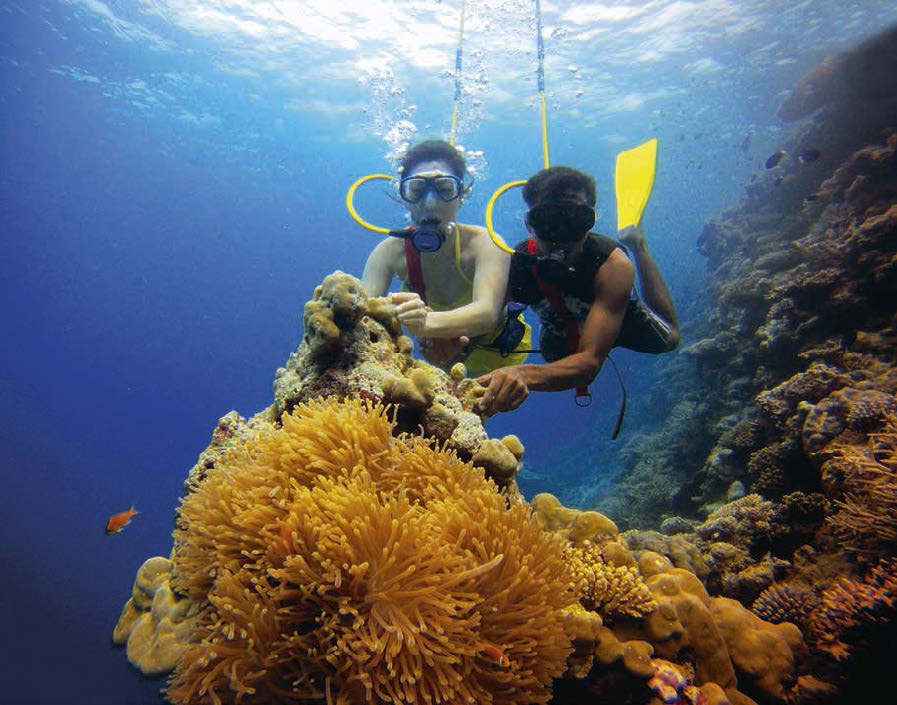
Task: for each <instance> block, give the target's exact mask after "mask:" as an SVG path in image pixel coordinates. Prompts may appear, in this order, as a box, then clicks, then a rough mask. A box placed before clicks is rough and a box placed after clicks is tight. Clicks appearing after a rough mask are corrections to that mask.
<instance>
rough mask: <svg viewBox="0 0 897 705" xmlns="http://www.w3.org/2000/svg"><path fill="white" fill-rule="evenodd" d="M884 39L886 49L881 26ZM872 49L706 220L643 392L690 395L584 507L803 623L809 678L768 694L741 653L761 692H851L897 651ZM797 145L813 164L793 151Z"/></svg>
mask: <svg viewBox="0 0 897 705" xmlns="http://www.w3.org/2000/svg"><path fill="white" fill-rule="evenodd" d="M882 36H883V37H884V39H883V40H882V41H884V42H885V43H886V45H887V46H889V47H890V48H891V49H892V48H893V41H894V38H895V37H897V33H895V31H894V30H891V31H890V32H889V33H887V34H886V35H882ZM880 45H881V41H878V40H872V41H870V43H869V44H868V45H864V46H863V47H860V48H858V49H856V50H851V51H850V52H848V53H847V54H846V56H848V57H850V58H849V62H848V63H849V64H850V66H852V67H853V68H852V69H851V70H852V71H855V70H859V67H860V66H862V74H863V75H864V77H866V76H868V77H877V78H870V80H869V81H866V80H865V78H864V80H862V81H855V82H854V83H853V84H852V85H842V84H839V83H838V81H843V80H845V74H843V73H840V72H836V73H835V74H828V73H825V72H823V73H822V74H821V75H822V76H823V78H824V79H825V81H826V83H825V91H826V100H825V110H824V111H822V112H819V113H817V114H816V115H815V117H814V118H813V119H812V120H808V121H806V122H804V123H803V124H801V125H799V126H796V127H795V129H794V130H793V131H792V132H791V133H790V134H787V135H786V136H785V140H784V143H783V144H781V145H780V147H781V149H782V150H783V153H784V154H785V155H786V156H785V158H783V159H782V160H781V164H778V165H776V166H775V168H770V169H768V170H765V171H764V172H761V173H758V174H757V176H756V178H755V179H754V180H753V181H752V183H751V184H750V185H749V186H748V187H747V189H746V194H745V197H744V199H743V200H742V201H741V202H739V203H738V204H736V205H735V206H734V207H733V208H731V209H730V210H728V211H727V212H725V213H724V214H722V215H721V216H720V217H719V218H716V219H714V220H713V221H711V222H710V223H708V224H707V225H706V227H705V228H704V231H703V232H702V233H701V236H700V238H699V242H698V246H699V249H700V251H701V252H702V253H703V254H704V255H705V256H706V258H707V271H708V277H707V295H706V300H707V301H708V306H707V309H706V310H703V311H701V312H700V313H699V315H698V316H695V318H694V319H693V320H692V321H685V322H683V325H682V330H683V332H684V335H685V336H690V337H691V340H690V341H689V340H686V345H685V346H684V349H683V353H684V354H683V355H680V356H678V359H677V358H671V359H670V361H669V362H667V363H666V366H665V368H664V373H663V382H664V383H663V385H660V386H662V387H663V389H662V390H660V391H658V392H657V394H656V395H654V398H653V399H652V401H651V403H652V406H653V407H660V406H661V405H662V404H664V403H666V402H668V401H669V393H668V389H670V388H673V389H677V390H680V392H681V390H683V389H686V390H687V391H685V392H684V393H683V396H682V402H681V403H682V406H680V407H673V405H669V408H672V409H673V410H672V411H671V412H670V413H669V414H668V415H667V416H666V417H665V418H664V419H663V420H662V421H661V422H660V423H659V424H658V425H657V427H655V428H648V429H646V433H643V434H642V435H641V437H640V438H639V439H638V441H636V442H633V444H632V446H631V447H632V448H633V449H634V450H635V452H634V453H633V454H632V455H629V456H627V457H625V458H624V460H625V463H626V468H625V470H624V471H623V474H622V476H621V478H620V480H619V484H618V487H617V488H615V490H614V492H613V493H612V495H611V496H608V497H604V498H602V499H601V500H600V501H599V502H595V503H593V504H592V505H591V506H593V507H594V508H596V509H599V510H601V511H604V512H605V513H607V514H608V515H610V516H612V517H613V518H614V520H615V521H617V522H619V524H620V525H621V526H622V527H625V528H629V527H631V526H638V527H641V528H643V529H644V528H660V529H661V531H662V532H663V533H665V534H668V535H667V536H663V535H661V534H657V533H656V532H650V531H644V530H640V531H627V532H625V533H624V534H623V535H622V536H621V538H622V539H623V540H625V541H626V543H627V545H628V547H629V548H630V549H631V550H632V551H633V552H634V553H635V554H636V555H638V556H639V559H640V560H641V556H644V555H648V553H647V552H648V551H656V552H658V553H660V554H662V555H664V556H667V557H668V558H669V559H670V560H671V561H673V562H674V563H675V564H676V565H677V566H681V567H686V568H690V569H692V570H695V571H696V572H697V562H696V561H695V560H694V559H693V558H690V557H689V556H694V555H695V554H698V555H700V556H701V562H702V563H703V564H704V572H703V575H702V580H703V582H704V586H705V587H706V589H707V590H708V592H709V593H710V594H711V595H719V596H724V597H728V598H735V599H737V600H739V601H740V602H741V603H743V604H752V605H753V609H754V613H755V614H756V615H758V616H760V617H762V618H764V619H766V620H768V621H771V622H775V623H778V624H782V625H784V624H787V623H789V622H791V623H793V624H796V625H797V626H798V627H799V628H800V630H801V632H802V633H803V635H804V637H805V639H806V640H807V643H808V645H809V647H810V651H809V652H808V653H804V652H801V655H800V657H799V659H798V661H801V660H806V661H807V664H808V666H807V667H806V669H805V670H812V672H813V674H814V677H810V676H809V675H808V674H807V673H803V674H801V673H800V668H799V667H798V668H797V669H796V671H795V676H796V677H795V678H794V679H793V684H792V685H790V686H788V685H784V686H783V688H784V689H783V690H782V691H778V690H777V689H776V688H770V687H768V685H762V676H760V671H763V670H764V669H766V668H768V667H769V666H768V665H765V664H764V665H761V666H760V667H759V669H757V674H756V675H755V676H750V675H749V674H750V671H751V669H750V668H748V665H747V664H746V662H743V663H742V665H741V666H740V668H742V669H743V670H744V679H743V680H744V688H745V692H747V693H748V694H749V695H751V696H752V697H755V698H758V699H764V698H766V699H771V700H773V701H782V700H784V701H786V702H789V703H800V702H831V701H836V702H841V701H842V700H841V698H843V699H844V700H843V701H844V702H847V701H851V700H853V701H866V700H869V698H868V697H867V696H870V695H871V694H873V693H874V692H875V691H876V689H878V690H879V691H882V690H886V689H887V687H888V686H887V684H886V679H887V678H889V677H890V668H891V666H890V665H889V662H892V661H893V658H894V655H895V647H894V646H892V645H891V644H893V643H897V642H895V635H894V630H895V629H897V624H895V621H897V620H895V615H894V614H893V609H892V608H891V600H892V589H893V586H892V585H891V584H890V583H889V582H888V580H887V579H886V577H885V576H886V574H887V571H888V570H890V571H892V572H893V569H894V566H893V564H892V563H886V562H882V563H879V562H878V561H880V560H887V559H889V558H890V557H892V556H894V555H895V553H897V529H895V526H897V523H895V517H897V511H895V509H897V475H895V468H897V465H895V462H897V461H895V455H897V453H895V447H897V441H895V438H897V435H895V430H897V425H895V415H897V397H895V394H897V298H895V296H894V292H895V291H897V123H895V119H894V115H895V112H894V105H895V98H894V96H895V95H897V94H895V93H894V91H893V90H891V88H890V86H891V84H892V83H893V81H892V79H890V78H884V77H885V76H886V75H890V69H889V70H888V71H882V67H883V66H889V67H891V66H892V65H893V52H890V53H889V54H888V55H887V56H886V55H882V54H876V53H874V52H873V51H872V50H871V49H870V47H874V46H880ZM860 57H861V60H860ZM807 85H810V83H809V82H808V83H807V84H806V85H805V86H804V88H806V86H807ZM846 96H850V99H849V100H847V99H846ZM863 101H865V102H863ZM790 110H791V108H789V109H788V111H790ZM809 112H812V111H809ZM809 112H807V113H806V114H809ZM810 149H812V150H815V152H814V154H818V159H814V160H813V161H812V162H809V163H807V162H801V160H799V159H796V158H795V157H794V155H799V154H801V153H803V152H805V151H806V150H810ZM687 404H691V408H692V409H693V410H694V412H695V413H694V414H692V415H691V416H685V415H683V414H682V413H681V411H682V409H683V408H684V407H685V405H687ZM702 449H703V450H702ZM696 458H699V460H697V462H696ZM661 474H662V475H664V477H663V478H661V479H658V478H656V477H654V475H661ZM738 483H741V484H742V485H743V486H744V487H746V488H747V489H748V491H749V494H747V495H746V496H744V497H741V498H739V497H737V494H738V491H735V492H733V488H736V489H737V487H738ZM640 491H641V492H642V496H639V492H640ZM643 507H646V509H645V511H643V512H640V513H637V512H638V511H639V510H640V509H641V508H643ZM620 509H621V510H622V511H618V510H620ZM702 522H703V523H702ZM688 547H690V548H688ZM648 582H649V584H650V580H648ZM873 596H874V597H873ZM713 599H721V598H717V597H714V598H713ZM649 620H650V617H649V618H648V619H647V620H646V621H649ZM737 624H738V625H739V626H738V627H737V628H738V629H740V630H744V629H747V628H749V627H750V622H749V620H747V621H743V622H737ZM798 651H800V650H799V649H798ZM792 652H793V653H796V652H795V651H794V650H793V649H792ZM659 655H660V656H662V657H663V656H665V654H664V653H663V652H660V653H659ZM836 657H838V658H840V659H841V660H838V658H836ZM733 660H734V659H733ZM785 680H786V681H787V680H791V679H790V677H788V678H786V679H785ZM741 682H742V679H741V678H739V683H741ZM869 701H871V700H869Z"/></svg>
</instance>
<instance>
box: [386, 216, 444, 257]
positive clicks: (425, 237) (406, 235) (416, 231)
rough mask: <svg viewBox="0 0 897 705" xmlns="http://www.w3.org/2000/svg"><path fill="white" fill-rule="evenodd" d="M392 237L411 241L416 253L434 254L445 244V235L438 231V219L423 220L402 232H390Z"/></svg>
mask: <svg viewBox="0 0 897 705" xmlns="http://www.w3.org/2000/svg"><path fill="white" fill-rule="evenodd" d="M389 234H390V235H392V236H393V237H400V238H402V239H403V240H411V245H412V246H413V247H414V249H415V250H417V251H418V252H425V253H426V252H436V250H438V249H439V248H440V247H442V244H443V243H444V242H445V233H443V232H442V230H440V229H439V219H438V218H424V219H423V220H422V221H421V222H420V223H418V224H417V225H412V226H411V227H408V228H404V229H402V230H390V231H389Z"/></svg>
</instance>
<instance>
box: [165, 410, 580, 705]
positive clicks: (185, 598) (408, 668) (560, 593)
mask: <svg viewBox="0 0 897 705" xmlns="http://www.w3.org/2000/svg"><path fill="white" fill-rule="evenodd" d="M281 424H282V425H281V426H279V427H277V426H271V427H269V428H267V429H263V430H262V431H260V432H259V433H258V434H257V435H255V436H253V437H252V438H250V439H249V440H247V442H246V443H245V444H244V445H243V446H242V447H239V448H236V449H234V450H233V451H232V452H231V453H229V454H228V455H227V456H226V457H225V458H223V459H222V460H221V461H220V462H219V464H218V465H216V467H215V468H214V469H212V470H210V471H209V472H208V473H207V475H206V477H205V479H204V480H203V481H202V482H201V483H200V484H199V485H198V486H197V487H196V488H195V489H194V490H193V491H192V492H191V493H190V494H189V495H188V496H187V498H186V499H185V500H184V502H183V503H182V505H181V507H180V509H179V511H178V522H177V523H178V528H177V529H176V531H175V534H174V540H175V541H174V542H175V548H174V552H173V554H172V564H173V565H172V570H171V575H170V581H169V583H170V589H171V590H173V591H174V593H175V594H177V595H179V596H182V597H181V598H180V599H181V601H182V602H183V603H189V604H191V605H193V606H194V608H195V609H198V610H199V613H200V615H201V617H200V619H199V622H198V623H197V624H196V625H195V627H194V628H193V630H192V632H191V634H190V638H189V641H188V643H187V644H186V646H185V648H184V650H183V653H182V655H181V656H180V658H178V659H177V665H176V668H175V671H174V675H173V676H172V680H171V684H170V686H169V689H168V698H169V699H170V700H171V702H173V703H191V704H192V703H202V702H240V701H243V700H246V699H249V701H251V702H267V703H273V702H278V703H281V702H297V703H305V702H312V701H314V700H318V699H323V698H326V699H328V700H332V701H333V702H336V703H361V702H393V703H416V702H426V701H432V702H452V701H467V702H470V701H489V702H496V703H500V702H505V703H515V702H520V701H525V702H543V703H544V702H546V701H547V699H548V697H549V695H550V692H551V691H550V686H551V682H552V679H553V678H555V677H557V676H560V675H561V673H562V672H563V670H564V668H565V660H566V657H567V655H568V653H569V652H570V646H569V644H570V635H569V634H568V632H567V628H568V627H567V624H568V622H567V621H566V620H565V619H564V617H563V615H564V612H565V610H566V609H568V608H569V607H571V606H572V604H573V603H574V601H575V598H574V596H573V593H572V590H571V578H570V575H569V573H568V572H567V570H566V567H565V564H564V561H563V547H564V542H563V541H562V540H561V539H560V538H559V537H558V536H556V535H554V534H552V533H549V532H545V531H544V530H543V529H542V527H541V524H540V522H539V521H538V520H537V519H536V518H535V517H533V516H532V514H531V512H530V510H529V507H528V506H527V505H525V504H523V503H519V502H513V503H511V504H510V505H509V504H508V502H507V500H506V499H505V498H504V497H503V495H502V494H500V493H499V492H498V490H497V487H496V486H495V485H494V484H493V483H492V482H491V481H489V480H487V479H486V478H485V476H484V475H483V472H482V470H479V469H476V468H474V467H473V466H472V465H470V464H469V463H464V462H462V461H461V460H460V459H458V458H457V456H456V455H455V454H453V453H451V452H449V451H445V450H438V449H435V448H433V447H432V445H431V444H430V443H428V442H426V441H424V440H420V439H414V438H411V437H405V438H402V437H395V435H394V433H395V431H396V425H395V422H394V421H392V420H391V419H390V418H389V416H388V415H387V414H386V412H385V410H384V409H383V408H382V407H374V406H373V405H372V404H371V402H367V401H359V400H353V401H343V402H341V401H338V400H336V399H331V400H329V401H319V402H311V403H308V404H297V405H294V406H293V409H292V411H291V413H289V414H287V415H284V416H283V417H282V419H281Z"/></svg>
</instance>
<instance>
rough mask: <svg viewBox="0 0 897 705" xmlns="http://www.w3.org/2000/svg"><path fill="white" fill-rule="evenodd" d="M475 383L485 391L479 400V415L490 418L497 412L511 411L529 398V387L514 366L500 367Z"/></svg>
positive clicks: (521, 373)
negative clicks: (484, 388)
mask: <svg viewBox="0 0 897 705" xmlns="http://www.w3.org/2000/svg"><path fill="white" fill-rule="evenodd" d="M477 382H478V383H479V384H481V385H483V386H484V387H486V391H485V393H484V394H483V398H482V399H480V413H481V414H482V415H483V416H492V415H493V414H496V413H498V412H499V411H513V410H514V409H516V408H517V407H518V406H520V405H521V404H522V403H523V402H524V401H526V398H527V397H528V396H529V387H527V384H526V378H525V377H524V375H523V372H522V371H521V370H520V369H519V368H518V367H517V366H516V365H512V366H511V367H501V368H499V369H497V370H495V371H494V372H490V373H489V374H487V375H483V376H482V377H479V378H478V379H477Z"/></svg>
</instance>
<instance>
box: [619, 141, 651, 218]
mask: <svg viewBox="0 0 897 705" xmlns="http://www.w3.org/2000/svg"><path fill="white" fill-rule="evenodd" d="M656 163H657V138H656V137H655V138H653V139H650V140H648V141H647V142H644V143H643V144H640V145H639V146H638V147H633V148H632V149H628V150H626V151H625V152H620V153H619V154H618V155H617V171H616V174H615V177H614V184H615V186H616V190H617V230H622V229H623V228H625V227H628V226H630V225H638V223H639V221H640V220H641V218H642V211H644V210H645V206H646V205H647V203H648V197H649V196H650V195H651V188H652V187H653V186H654V167H655V165H656Z"/></svg>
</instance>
